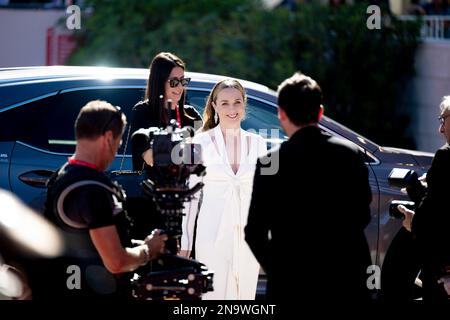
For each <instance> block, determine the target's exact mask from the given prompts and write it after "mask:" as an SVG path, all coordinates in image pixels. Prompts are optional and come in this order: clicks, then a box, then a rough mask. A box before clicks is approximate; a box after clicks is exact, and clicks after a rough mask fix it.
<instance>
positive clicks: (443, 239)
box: [412, 144, 450, 298]
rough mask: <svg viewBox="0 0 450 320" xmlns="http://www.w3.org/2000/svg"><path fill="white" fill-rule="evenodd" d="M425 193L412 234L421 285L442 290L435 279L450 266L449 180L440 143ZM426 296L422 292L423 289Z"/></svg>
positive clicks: (449, 150)
mask: <svg viewBox="0 0 450 320" xmlns="http://www.w3.org/2000/svg"><path fill="white" fill-rule="evenodd" d="M427 184H428V188H427V194H426V196H425V197H424V198H423V200H422V202H421V203H420V204H419V206H418V208H417V210H416V214H415V215H414V218H413V221H412V232H413V236H414V238H415V240H416V243H417V245H418V250H419V255H420V258H421V260H422V263H423V269H422V271H423V273H422V275H423V279H422V280H423V285H424V289H426V290H425V291H426V292H427V293H428V292H429V291H428V290H427V289H428V288H430V287H429V285H430V286H431V288H430V290H432V291H436V290H437V292H438V293H437V294H438V295H439V292H441V293H442V295H441V296H442V297H443V298H445V297H446V295H445V294H444V291H443V288H442V286H441V285H438V284H437V283H436V281H437V279H438V278H439V277H441V276H442V275H443V273H444V272H445V268H446V267H447V268H450V206H449V203H448V197H449V193H448V191H449V187H448V186H449V184H450V147H449V145H448V144H447V145H445V146H443V147H442V148H441V149H439V150H438V151H437V152H436V154H435V155H434V158H433V162H432V164H431V167H430V169H429V170H428V173H427ZM424 298H425V292H424Z"/></svg>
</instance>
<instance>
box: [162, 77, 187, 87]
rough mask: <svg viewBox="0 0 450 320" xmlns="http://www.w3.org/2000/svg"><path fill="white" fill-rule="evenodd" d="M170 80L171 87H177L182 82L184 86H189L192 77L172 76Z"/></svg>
mask: <svg viewBox="0 0 450 320" xmlns="http://www.w3.org/2000/svg"><path fill="white" fill-rule="evenodd" d="M168 81H169V85H170V87H171V88H176V87H177V86H178V85H179V84H180V83H181V85H182V86H183V87H187V85H188V84H189V82H191V78H179V79H178V78H170V79H169V80H168Z"/></svg>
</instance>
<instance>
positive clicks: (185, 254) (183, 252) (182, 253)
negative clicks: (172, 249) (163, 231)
mask: <svg viewBox="0 0 450 320" xmlns="http://www.w3.org/2000/svg"><path fill="white" fill-rule="evenodd" d="M178 255H179V256H180V257H184V258H189V256H190V255H191V250H180V251H179V252H178Z"/></svg>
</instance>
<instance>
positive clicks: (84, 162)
mask: <svg viewBox="0 0 450 320" xmlns="http://www.w3.org/2000/svg"><path fill="white" fill-rule="evenodd" d="M68 161H69V164H75V165H77V166H85V167H89V168H91V169H94V170H97V171H100V170H99V168H98V167H97V166H96V165H95V164H92V163H90V162H86V161H82V160H77V159H74V158H69V159H68Z"/></svg>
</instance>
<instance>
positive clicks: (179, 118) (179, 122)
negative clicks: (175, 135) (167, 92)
mask: <svg viewBox="0 0 450 320" xmlns="http://www.w3.org/2000/svg"><path fill="white" fill-rule="evenodd" d="M175 109H176V110H177V122H178V128H181V117H180V109H179V107H178V106H177V107H176V108H175Z"/></svg>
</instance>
